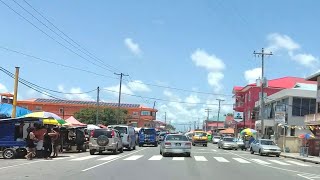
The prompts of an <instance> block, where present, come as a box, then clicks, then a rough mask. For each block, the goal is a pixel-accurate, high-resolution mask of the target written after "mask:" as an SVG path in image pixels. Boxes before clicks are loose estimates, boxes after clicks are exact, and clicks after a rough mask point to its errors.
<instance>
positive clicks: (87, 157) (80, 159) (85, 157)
mask: <svg viewBox="0 0 320 180" xmlns="http://www.w3.org/2000/svg"><path fill="white" fill-rule="evenodd" d="M95 157H97V156H93V155H90V156H84V157H80V158H76V159H71V160H70V161H83V160H88V159H92V158H95Z"/></svg>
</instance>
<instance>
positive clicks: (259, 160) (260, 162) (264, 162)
mask: <svg viewBox="0 0 320 180" xmlns="http://www.w3.org/2000/svg"><path fill="white" fill-rule="evenodd" d="M251 160H252V161H254V162H256V163H259V164H270V163H268V162H266V161H262V160H261V159H251Z"/></svg>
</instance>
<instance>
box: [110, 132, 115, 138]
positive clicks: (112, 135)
mask: <svg viewBox="0 0 320 180" xmlns="http://www.w3.org/2000/svg"><path fill="white" fill-rule="evenodd" d="M114 135H115V134H114V130H112V131H111V137H112V138H114Z"/></svg>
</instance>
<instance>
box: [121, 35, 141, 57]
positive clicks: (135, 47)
mask: <svg viewBox="0 0 320 180" xmlns="http://www.w3.org/2000/svg"><path fill="white" fill-rule="evenodd" d="M124 44H125V45H126V46H127V48H128V49H129V50H130V51H131V52H132V53H133V54H134V55H137V56H140V55H141V53H142V51H141V49H140V47H139V44H138V43H135V42H133V40H132V39H131V38H126V39H125V40H124Z"/></svg>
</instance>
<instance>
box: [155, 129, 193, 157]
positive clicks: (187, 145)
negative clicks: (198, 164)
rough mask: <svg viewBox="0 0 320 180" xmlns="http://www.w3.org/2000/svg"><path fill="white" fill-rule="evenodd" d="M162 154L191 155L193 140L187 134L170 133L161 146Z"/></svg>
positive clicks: (164, 155)
mask: <svg viewBox="0 0 320 180" xmlns="http://www.w3.org/2000/svg"><path fill="white" fill-rule="evenodd" d="M160 154H161V155H162V156H163V157H166V156H168V155H169V154H184V155H185V156H187V157H190V156H191V142H190V141H189V140H188V138H187V137H186V136H185V135H180V134H168V135H167V136H166V137H165V139H164V141H163V142H162V143H161V146H160Z"/></svg>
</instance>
